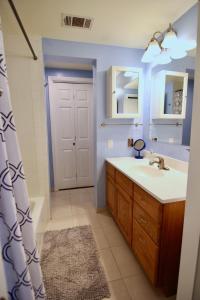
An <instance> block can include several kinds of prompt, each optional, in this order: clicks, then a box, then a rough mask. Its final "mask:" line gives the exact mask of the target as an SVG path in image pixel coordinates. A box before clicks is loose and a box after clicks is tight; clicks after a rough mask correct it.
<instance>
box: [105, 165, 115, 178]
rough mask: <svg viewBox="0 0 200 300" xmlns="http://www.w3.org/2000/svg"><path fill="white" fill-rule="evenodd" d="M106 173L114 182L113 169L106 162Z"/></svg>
mask: <svg viewBox="0 0 200 300" xmlns="http://www.w3.org/2000/svg"><path fill="white" fill-rule="evenodd" d="M106 172H107V174H108V175H109V176H110V177H111V178H112V179H113V180H115V168H114V167H113V166H112V165H111V164H110V163H108V162H106Z"/></svg>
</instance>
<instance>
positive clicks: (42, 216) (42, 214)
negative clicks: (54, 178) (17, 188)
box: [30, 197, 48, 252]
mask: <svg viewBox="0 0 200 300" xmlns="http://www.w3.org/2000/svg"><path fill="white" fill-rule="evenodd" d="M30 206H31V212H32V218H33V230H34V233H35V238H36V243H37V247H38V250H39V252H41V248H42V242H43V235H44V232H45V229H46V225H47V222H48V209H47V205H46V203H45V198H44V197H33V198H31V199H30Z"/></svg>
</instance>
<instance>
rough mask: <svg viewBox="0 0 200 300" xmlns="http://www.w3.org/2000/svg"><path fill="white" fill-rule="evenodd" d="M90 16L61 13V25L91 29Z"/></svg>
mask: <svg viewBox="0 0 200 300" xmlns="http://www.w3.org/2000/svg"><path fill="white" fill-rule="evenodd" d="M92 23H93V19H92V18H88V17H80V16H73V15H66V14H62V25H63V26H67V27H68V26H70V27H76V28H83V29H91V27H92Z"/></svg>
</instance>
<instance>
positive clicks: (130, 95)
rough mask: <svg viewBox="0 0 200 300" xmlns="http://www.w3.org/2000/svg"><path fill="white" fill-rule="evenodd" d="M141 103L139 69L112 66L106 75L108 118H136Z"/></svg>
mask: <svg viewBox="0 0 200 300" xmlns="http://www.w3.org/2000/svg"><path fill="white" fill-rule="evenodd" d="M141 101H142V99H141V69H139V68H127V67H115V66H112V67H111V68H110V69H109V71H108V74H107V107H108V117H109V118H115V119H117V118H118V119H121V118H125V119H126V118H138V117H139V116H140V113H141Z"/></svg>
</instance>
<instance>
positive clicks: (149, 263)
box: [106, 163, 185, 296]
mask: <svg viewBox="0 0 200 300" xmlns="http://www.w3.org/2000/svg"><path fill="white" fill-rule="evenodd" d="M106 178H107V179H106V182H107V206H108V209H109V210H110V212H111V214H112V216H113V218H114V220H115V221H116V223H117V224H118V226H119V228H120V230H121V232H122V234H123V235H124V237H125V239H126V241H127V242H128V244H129V245H130V247H131V248H132V250H133V252H134V254H135V256H136V257H137V259H138V261H139V263H140V264H141V266H142V268H143V269H144V271H145V273H146V275H147V277H148V278H149V280H150V282H151V283H152V284H153V285H154V286H155V287H161V288H162V289H163V290H164V292H165V294H166V296H171V295H173V294H175V293H176V290H177V283H178V272H179V263H180V252H181V243H182V231H183V220H184V208H185V201H179V202H174V203H166V204H162V203H160V202H159V201H158V200H156V199H154V198H153V197H152V196H151V195H149V194H148V193H147V192H145V191H144V190H143V189H142V188H141V187H139V186H138V185H137V184H135V183H134V182H133V181H131V180H130V179H129V178H128V177H126V176H125V175H124V174H122V173H121V172H120V171H119V170H117V169H115V168H114V167H113V166H112V165H111V164H109V163H106Z"/></svg>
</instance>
